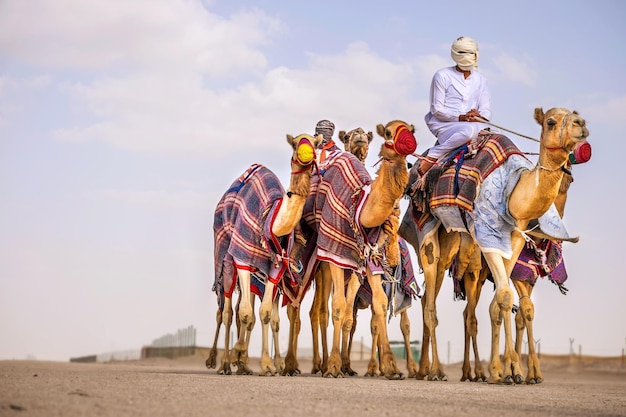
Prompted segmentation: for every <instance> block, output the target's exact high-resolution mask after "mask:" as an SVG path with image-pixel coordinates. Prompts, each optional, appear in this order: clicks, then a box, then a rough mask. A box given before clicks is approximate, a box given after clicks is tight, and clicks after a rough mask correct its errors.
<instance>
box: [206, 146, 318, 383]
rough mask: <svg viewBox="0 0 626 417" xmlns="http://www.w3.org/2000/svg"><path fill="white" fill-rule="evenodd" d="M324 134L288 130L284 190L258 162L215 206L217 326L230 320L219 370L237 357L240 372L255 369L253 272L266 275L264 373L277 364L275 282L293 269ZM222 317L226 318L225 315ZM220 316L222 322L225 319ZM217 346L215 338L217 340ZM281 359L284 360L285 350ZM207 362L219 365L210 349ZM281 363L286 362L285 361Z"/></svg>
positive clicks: (226, 370)
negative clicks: (251, 357) (271, 344)
mask: <svg viewBox="0 0 626 417" xmlns="http://www.w3.org/2000/svg"><path fill="white" fill-rule="evenodd" d="M321 140H322V136H321V135H319V136H316V137H312V136H310V135H307V134H302V135H299V136H297V137H293V136H292V135H287V142H288V143H289V145H290V146H291V147H292V149H293V154H292V156H291V179H290V183H289V188H288V191H287V192H285V190H284V189H283V187H282V185H281V183H280V180H279V179H278V177H276V175H275V174H274V173H273V172H272V171H270V170H269V169H267V168H266V167H264V166H262V165H259V164H253V165H252V166H251V167H250V168H249V169H248V170H247V171H246V172H244V174H243V175H242V176H241V177H239V178H238V179H237V180H235V182H233V184H232V185H231V186H230V188H229V189H228V190H227V191H226V193H225V194H224V196H223V197H222V198H221V200H220V201H219V203H218V205H217V208H216V210H215V216H214V222H213V229H214V234H215V283H214V291H216V293H217V295H218V306H219V307H218V313H217V319H218V323H217V325H218V329H217V330H216V337H217V336H218V335H219V327H220V324H221V323H224V325H225V343H224V353H223V357H222V361H221V365H220V368H219V371H218V372H219V373H220V374H231V369H230V364H231V361H232V362H234V363H235V364H236V365H237V367H238V370H237V373H238V374H251V373H252V371H251V370H250V368H249V367H248V365H247V362H248V345H249V342H250V334H251V332H252V329H253V327H254V324H255V317H254V300H255V298H254V296H253V294H252V291H254V290H255V288H256V286H253V285H251V284H252V282H251V281H252V276H253V275H254V276H255V277H256V278H258V279H260V280H264V281H265V285H264V288H263V290H264V292H263V297H262V302H261V306H260V308H259V318H260V320H261V323H262V336H263V347H262V352H261V372H260V374H261V375H274V374H275V373H276V369H275V367H274V364H273V363H272V360H271V358H270V356H269V353H268V340H267V332H268V325H269V322H270V320H271V318H272V317H274V318H275V319H274V320H273V322H274V323H273V326H272V327H273V328H274V330H275V332H274V333H275V334H274V335H275V337H276V340H275V341H276V346H275V348H276V351H277V352H280V351H279V349H278V343H277V342H278V339H277V332H278V321H277V318H278V310H277V304H276V302H275V300H276V285H277V284H279V283H280V281H281V280H282V278H283V275H284V274H285V272H287V271H288V269H289V267H288V259H289V257H288V255H289V251H290V249H291V246H292V243H293V231H294V229H295V228H296V226H297V225H298V224H299V222H300V218H301V216H302V209H303V207H304V203H305V201H306V197H307V196H308V194H309V190H310V187H311V175H312V167H313V166H314V165H315V164H314V162H315V149H316V148H317V146H318V145H319V143H320V142H321ZM235 288H238V290H239V292H240V299H239V301H238V302H237V310H236V311H237V315H238V321H237V323H238V324H239V326H238V340H237V343H236V344H235V347H234V352H233V354H232V356H233V357H232V358H231V352H230V349H229V346H230V326H231V324H232V315H233V310H232V293H233V291H234V290H235ZM257 293H258V294H259V295H260V292H259V291H257ZM220 319H221V320H220ZM220 321H221V323H220ZM214 347H216V343H215V342H214ZM215 354H216V353H215ZM278 358H279V359H278V360H279V361H281V362H282V360H281V359H280V356H278ZM206 366H207V367H209V368H211V367H214V366H215V355H214V354H210V355H209V358H208V359H207V361H206ZM280 366H282V364H280Z"/></svg>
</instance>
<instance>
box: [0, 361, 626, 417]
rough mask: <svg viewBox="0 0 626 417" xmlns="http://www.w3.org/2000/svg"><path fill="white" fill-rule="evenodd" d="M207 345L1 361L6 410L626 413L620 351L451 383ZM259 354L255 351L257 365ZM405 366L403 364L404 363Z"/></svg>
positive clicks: (451, 369)
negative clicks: (317, 371)
mask: <svg viewBox="0 0 626 417" xmlns="http://www.w3.org/2000/svg"><path fill="white" fill-rule="evenodd" d="M204 359H205V358H204V357H202V355H200V354H198V355H195V356H189V357H184V358H179V359H175V360H170V359H162V358H158V359H149V360H140V361H129V362H117V363H107V364H95V363H92V364H79V363H66V362H43V361H0V416H46V417H48V416H116V417H118V416H196V415H197V416H230V417H233V416H294V415H303V416H344V417H345V416H401V415H414V416H431V417H438V416H453V415H454V416H465V417H474V416H475V417H479V416H480V417H489V416H499V417H501V416H503V415H515V414H516V415H521V416H524V417H527V416H580V417H589V416H626V367H625V366H624V365H623V364H622V363H621V358H614V359H611V360H608V359H607V360H605V359H603V358H589V359H584V358H583V359H584V360H577V361H575V362H570V360H569V358H567V357H555V358H552V359H550V358H547V357H545V356H543V357H542V371H543V373H544V378H545V382H544V383H542V384H539V385H515V386H504V385H489V384H486V383H470V382H460V381H459V380H460V376H461V368H460V364H452V365H448V366H446V367H445V369H446V372H447V373H448V376H449V380H448V381H445V382H431V381H418V380H415V379H405V380H401V381H388V380H386V379H384V378H382V377H377V378H366V377H363V376H361V375H363V373H364V371H365V370H366V367H367V363H366V362H365V361H359V362H356V363H354V364H353V365H354V366H353V368H354V369H355V370H357V371H358V372H359V376H356V377H350V378H337V379H334V378H322V377H321V376H314V375H310V374H308V373H307V372H309V371H310V369H311V361H310V360H301V361H300V365H301V369H302V370H303V372H304V373H303V374H302V375H300V376H297V377H283V376H275V377H259V376H258V375H251V376H236V375H230V376H222V375H218V374H217V372H216V371H215V370H214V369H211V370H208V369H206V368H205V367H204ZM255 363H256V364H258V359H256V360H255V359H251V365H252V369H253V370H255V371H258V365H257V367H255V366H254V365H255ZM400 364H401V366H402V367H404V363H403V362H402V361H401V362H400Z"/></svg>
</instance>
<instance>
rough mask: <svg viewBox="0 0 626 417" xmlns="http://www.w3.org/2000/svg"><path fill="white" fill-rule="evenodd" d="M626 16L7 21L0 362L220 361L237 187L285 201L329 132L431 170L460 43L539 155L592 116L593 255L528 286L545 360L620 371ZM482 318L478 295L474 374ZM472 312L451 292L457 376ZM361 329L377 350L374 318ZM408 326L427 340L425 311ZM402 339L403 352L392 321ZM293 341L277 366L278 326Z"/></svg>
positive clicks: (576, 229) (98, 6)
mask: <svg viewBox="0 0 626 417" xmlns="http://www.w3.org/2000/svg"><path fill="white" fill-rule="evenodd" d="M625 18H626V4H625V3H623V2H622V1H617V0H616V1H596V2H587V1H554V2H542V1H536V0H531V1H526V2H515V3H512V4H506V5H505V4H504V3H502V2H495V1H494V2H490V1H480V0H479V1H474V2H472V3H467V2H460V1H459V2H456V1H450V2H444V1H442V2H437V3H436V4H434V3H433V4H429V5H428V7H425V6H423V5H419V4H418V2H408V1H394V0H390V1H386V2H367V1H366V2H360V3H359V6H358V7H355V6H354V3H353V2H335V1H317V2H315V3H307V4H300V2H287V1H269V0H268V1H262V0H261V1H255V2H252V1H237V0H229V1H200V0H150V1H148V0H137V1H133V2H109V1H104V0H102V1H100V0H87V1H83V0H59V1H55V2H49V1H43V0H33V1H29V2H24V1H19V0H4V1H1V2H0V195H1V196H2V198H1V199H0V334H2V335H3V337H2V339H3V342H2V343H1V344H0V359H13V358H15V359H24V358H27V357H35V358H37V359H50V360H67V359H69V358H70V357H74V356H82V355H88V354H97V353H103V352H107V351H111V350H123V349H138V348H140V347H141V346H142V345H144V344H148V343H150V342H151V341H152V340H153V339H155V338H157V337H159V336H161V335H163V334H166V333H170V332H175V331H176V330H177V329H179V328H183V327H186V326H188V325H190V324H191V325H194V326H195V327H196V328H197V330H198V333H197V335H198V343H199V344H200V345H209V344H210V343H211V342H212V337H213V332H214V330H215V325H216V324H215V309H216V305H215V296H214V294H213V293H212V292H211V285H212V283H213V233H212V221H213V211H214V209H215V205H216V203H217V201H218V199H219V198H220V196H221V194H222V193H223V192H224V191H225V190H226V188H227V187H228V186H229V185H230V183H231V182H232V180H233V179H234V178H236V177H237V176H238V175H240V174H241V172H242V171H243V170H244V169H245V168H246V167H247V166H248V165H250V164H251V163H253V162H259V163H263V164H265V165H267V166H268V167H270V168H271V169H273V170H274V171H275V172H276V173H277V174H278V175H279V177H280V178H281V179H282V180H283V181H284V182H285V183H286V181H288V178H289V163H288V158H289V155H290V153H289V148H288V146H287V144H286V142H285V135H286V134H287V133H289V134H299V133H312V131H313V128H314V126H315V123H316V122H317V121H318V120H320V119H323V118H329V119H331V120H333V121H334V122H335V124H336V126H337V130H350V129H352V128H356V127H363V128H364V129H365V130H372V131H375V126H376V124H378V123H385V122H387V121H389V120H392V119H403V120H406V121H408V122H410V123H413V124H414V125H415V126H416V128H417V132H416V137H417V139H418V141H419V146H418V152H421V151H424V150H425V149H427V148H428V147H429V146H431V145H432V144H433V142H434V138H433V137H432V135H431V134H430V133H429V132H428V130H427V128H426V126H425V124H424V121H423V117H424V114H425V113H426V112H427V111H428V101H427V100H428V89H429V84H430V80H431V78H432V75H433V73H434V72H435V71H436V70H437V69H439V68H441V67H443V66H448V65H452V61H451V58H450V55H449V48H450V44H451V43H452V41H453V40H454V39H455V38H456V37H458V36H461V35H467V36H471V37H473V38H474V39H476V41H477V42H478V44H479V47H480V61H479V68H480V70H481V71H482V72H483V73H484V74H485V75H486V76H487V78H488V82H489V87H490V89H491V92H492V97H493V103H492V107H493V115H492V121H493V122H494V123H496V124H498V125H500V126H504V127H507V128H508V129H511V130H514V131H517V132H520V133H523V134H525V135H529V136H534V137H538V135H539V126H538V125H537V124H536V123H535V122H534V120H533V118H532V115H533V110H534V108H535V107H543V108H544V109H548V108H550V107H566V108H569V109H571V110H578V111H579V112H580V113H581V115H582V116H583V117H585V118H586V120H587V123H588V126H589V129H590V132H591V134H590V137H589V141H590V143H591V144H592V146H593V158H592V160H591V161H590V162H589V163H587V164H584V165H579V166H575V167H574V169H573V172H574V178H575V182H574V184H573V185H572V187H571V189H570V193H569V199H568V204H567V208H566V211H565V223H566V225H567V228H568V231H569V233H570V235H576V236H580V242H579V243H577V244H568V243H566V244H565V261H566V265H567V268H568V271H569V280H568V281H567V282H566V287H568V288H569V290H570V291H569V293H568V294H567V295H566V296H563V295H561V294H560V293H559V291H558V290H557V288H556V286H554V285H552V284H550V283H549V282H548V281H547V280H542V281H540V282H539V283H538V284H537V288H536V289H535V292H534V294H533V299H534V301H535V303H536V311H537V314H536V323H535V337H536V338H537V339H540V343H541V350H542V352H548V353H566V352H568V351H569V348H570V338H571V339H574V344H573V346H574V347H575V349H576V351H578V346H579V345H580V346H581V348H582V352H583V353H587V354H595V355H606V356H614V355H619V354H621V351H622V349H623V348H624V345H625V342H626V326H625V322H624V318H625V317H626V303H624V302H623V297H624V294H626V280H625V279H624V278H625V276H624V273H623V271H622V269H621V267H619V265H621V262H620V261H619V259H621V257H622V256H624V255H623V250H622V248H621V243H620V242H621V241H622V238H623V236H624V235H625V234H626V233H625V232H626V230H625V227H624V222H623V220H622V211H623V210H622V207H621V205H620V204H619V203H614V202H613V200H617V201H620V202H621V201H622V200H623V198H622V197H619V195H620V193H621V192H623V191H624V186H623V185H621V184H622V182H621V180H618V179H617V178H620V177H621V176H622V175H623V174H622V172H621V171H622V170H621V165H622V163H621V162H620V159H619V157H620V156H622V155H625V154H626V149H625V148H626V146H625V145H624V141H623V140H621V139H620V138H621V137H622V136H623V132H622V129H621V121H623V120H624V116H623V114H622V112H623V109H624V108H626V83H625V82H624V79H623V68H624V67H625V66H626V59H625V58H624V56H625V55H624V54H623V53H622V51H621V49H622V44H623V42H624V40H626V30H625V29H624V25H623V22H624V19H625ZM509 136H510V137H511V139H513V140H514V141H515V142H516V143H517V144H518V146H519V147H520V149H522V150H523V151H527V152H536V151H537V150H538V147H537V145H536V144H535V143H534V142H530V141H528V140H525V139H523V138H520V137H517V136H514V135H509ZM380 143H381V142H380V140H379V138H378V137H377V136H375V139H374V142H373V144H372V146H373V151H371V152H370V160H369V161H368V167H369V168H370V172H371V173H372V174H374V172H375V171H374V168H372V165H373V163H374V162H375V156H376V153H377V149H378V147H379V146H380ZM422 280H423V276H422V275H421V274H420V275H419V276H418V282H420V283H421V282H422ZM490 299H491V289H490V288H487V289H486V290H485V291H484V293H483V299H482V300H481V304H480V306H479V308H480V309H481V315H480V316H479V320H481V321H480V322H479V332H480V340H481V347H482V351H483V354H482V356H483V358H487V357H488V354H489V351H488V341H489V337H490V334H489V333H490V330H489V325H488V322H487V320H488V319H487V317H488V316H487V314H486V311H487V304H488V301H489V300H490ZM257 305H258V304H257ZM305 307H306V306H305ZM463 308H464V305H463V303H461V302H454V301H453V300H452V282H449V280H446V283H445V284H444V286H443V289H442V293H441V294H440V297H439V307H438V311H439V316H440V319H439V327H438V331H439V333H438V335H439V336H438V337H439V340H440V343H441V344H442V346H444V348H442V351H441V352H440V353H441V354H442V358H443V359H444V360H447V358H448V352H447V348H446V347H445V346H446V345H447V343H446V342H449V343H450V352H449V357H450V359H451V360H453V361H455V360H460V359H461V358H462V349H463V333H462V331H463V325H462V311H463ZM306 311H308V308H307V309H306ZM359 317H360V319H361V320H360V323H361V324H360V325H359V329H358V330H357V338H359V337H363V338H364V341H365V342H366V343H367V341H368V337H369V335H368V333H369V323H368V322H369V313H368V312H365V311H363V312H361V314H360V315H359ZM302 318H303V320H305V321H304V323H303V327H302V332H301V335H302V336H301V337H302V339H301V340H302V342H301V346H307V345H308V344H310V326H309V325H308V323H307V322H306V319H307V318H308V314H306V313H304V312H303V314H302ZM411 318H412V321H413V323H412V331H413V335H412V339H420V338H421V331H422V325H421V311H420V310H419V308H418V303H414V306H413V308H412V313H411ZM257 327H258V328H260V326H257ZM389 327H390V337H391V339H400V337H401V333H400V331H399V324H398V319H394V320H392V322H391V323H390V324H389ZM283 329H284V336H281V340H282V342H281V343H282V345H283V346H285V347H286V344H285V341H286V339H287V322H286V318H284V324H283ZM255 334H257V335H258V337H256V338H255V340H253V343H252V346H251V349H252V352H251V355H254V354H255V353H254V352H259V353H260V330H258V329H257V330H255Z"/></svg>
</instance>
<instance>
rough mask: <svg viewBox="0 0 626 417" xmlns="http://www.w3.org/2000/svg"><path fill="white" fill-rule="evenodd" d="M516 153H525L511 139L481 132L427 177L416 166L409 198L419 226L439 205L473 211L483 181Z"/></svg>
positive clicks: (438, 165) (413, 169) (436, 166)
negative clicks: (477, 192)
mask: <svg viewBox="0 0 626 417" xmlns="http://www.w3.org/2000/svg"><path fill="white" fill-rule="evenodd" d="M514 154H518V155H522V152H521V151H520V150H519V149H518V148H517V146H515V144H514V143H513V142H512V141H511V140H510V139H509V138H507V137H506V136H504V135H502V134H499V133H492V132H490V131H487V130H482V131H481V132H480V133H479V135H478V137H477V138H476V139H474V140H472V141H471V142H469V143H467V144H465V145H463V146H461V147H459V148H457V149H456V150H455V151H453V152H451V153H450V154H449V155H448V156H447V157H445V158H443V159H441V160H439V161H438V162H437V163H436V164H434V165H433V167H432V168H431V169H429V170H428V171H427V172H426V174H425V175H424V176H419V175H418V174H417V172H416V171H415V170H416V168H415V166H414V167H413V168H412V169H411V171H412V172H411V175H412V178H413V179H414V181H413V182H411V183H410V185H409V188H408V189H407V195H408V196H409V198H410V199H411V201H412V203H413V206H414V210H415V211H416V213H414V215H416V219H417V224H418V227H420V228H421V225H423V224H424V223H425V222H426V221H428V218H429V217H430V215H431V214H430V213H431V209H433V208H435V207H438V206H444V205H447V206H458V207H459V208H460V209H462V210H464V211H470V212H471V211H472V210H473V207H474V199H475V198H476V191H477V189H478V187H479V185H480V184H481V183H482V181H483V179H484V178H486V177H487V176H488V175H489V174H490V173H491V172H492V171H493V170H494V169H496V168H497V167H498V166H500V165H501V164H502V163H503V162H504V161H505V160H506V159H507V158H508V157H509V156H511V155H514Z"/></svg>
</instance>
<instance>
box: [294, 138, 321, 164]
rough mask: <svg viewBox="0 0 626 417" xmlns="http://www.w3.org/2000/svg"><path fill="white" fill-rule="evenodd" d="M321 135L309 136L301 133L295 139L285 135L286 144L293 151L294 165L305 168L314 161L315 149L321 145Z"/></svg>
mask: <svg viewBox="0 0 626 417" xmlns="http://www.w3.org/2000/svg"><path fill="white" fill-rule="evenodd" d="M323 139H324V137H323V136H322V135H317V136H311V135H307V134H306V133H303V134H301V135H298V136H296V137H293V136H291V135H289V134H287V143H289V145H291V148H292V149H293V152H294V153H293V159H292V161H293V162H294V163H297V164H298V165H300V166H302V167H307V166H309V165H311V163H312V162H313V161H314V160H315V149H317V147H318V146H319V145H320V143H322V140H323Z"/></svg>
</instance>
